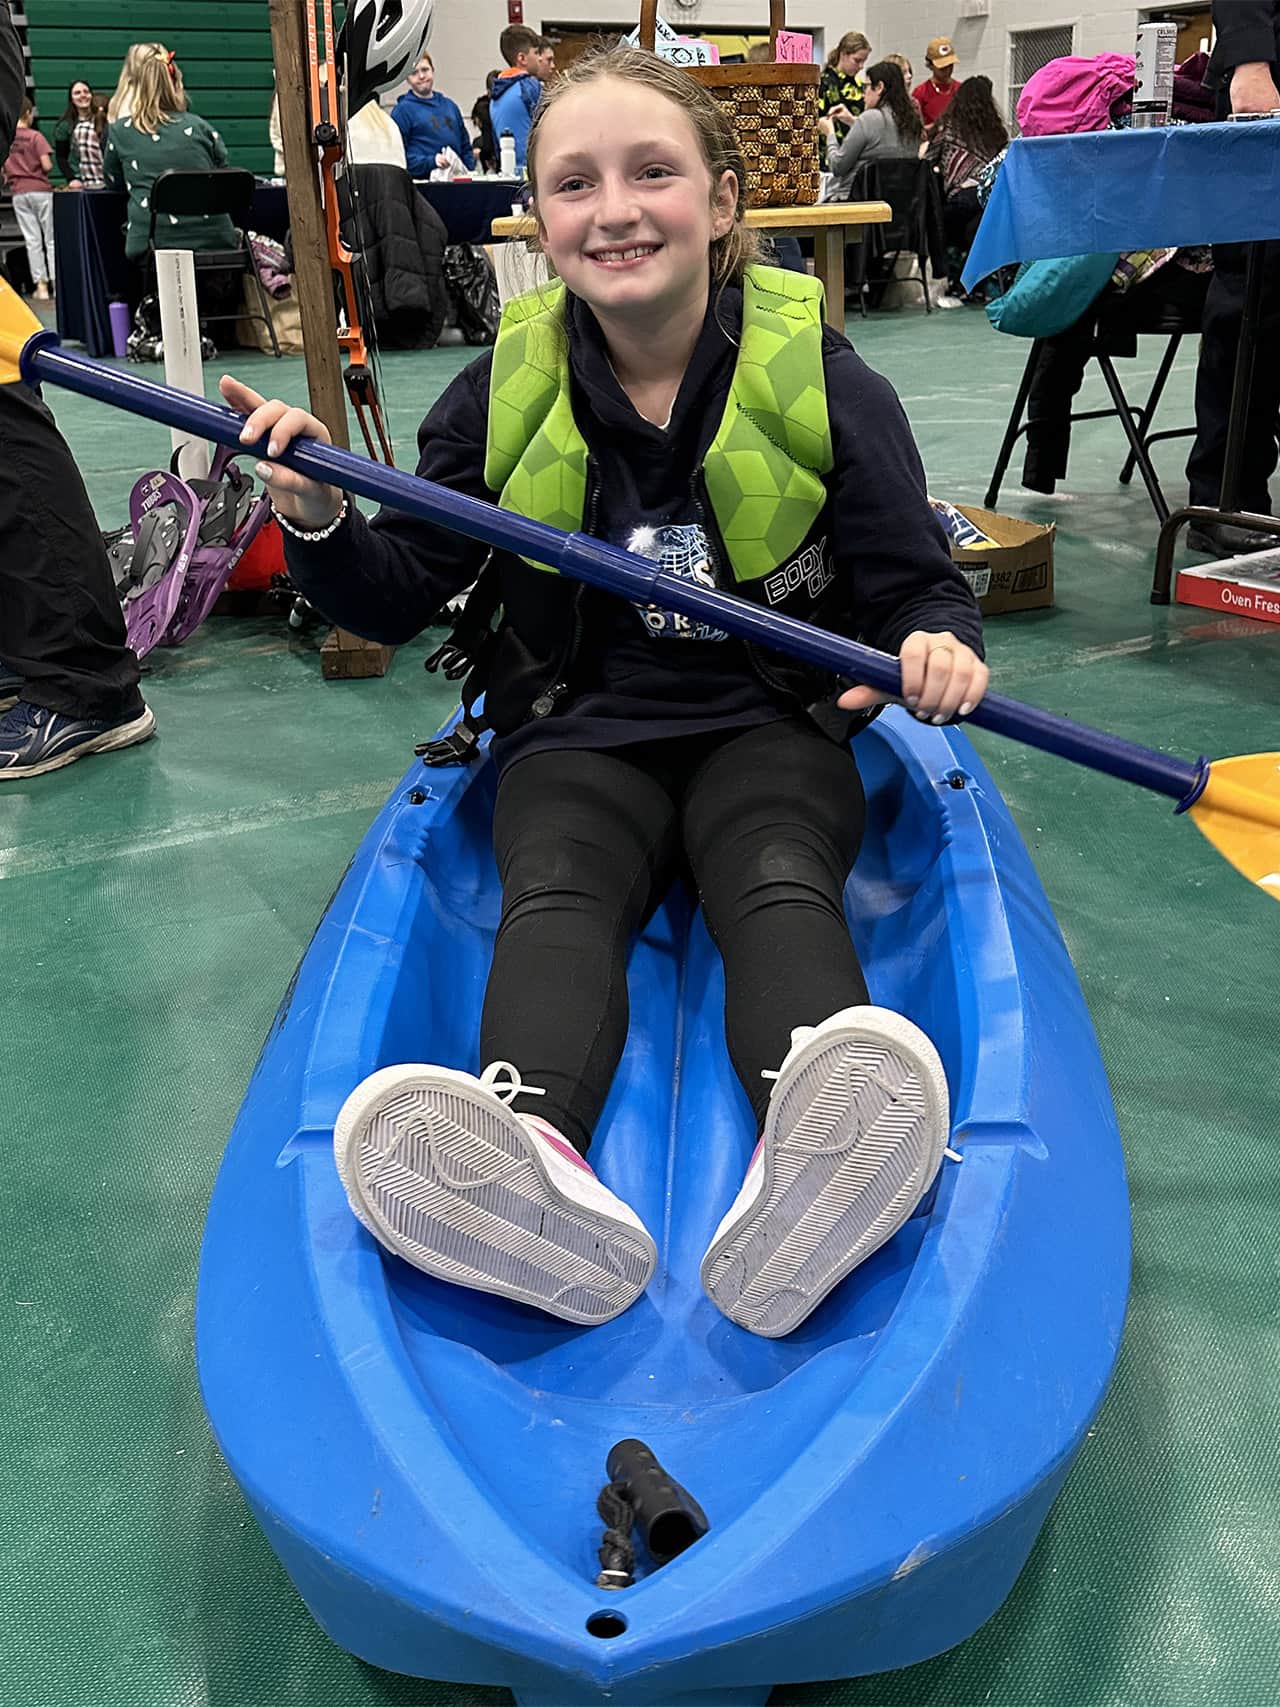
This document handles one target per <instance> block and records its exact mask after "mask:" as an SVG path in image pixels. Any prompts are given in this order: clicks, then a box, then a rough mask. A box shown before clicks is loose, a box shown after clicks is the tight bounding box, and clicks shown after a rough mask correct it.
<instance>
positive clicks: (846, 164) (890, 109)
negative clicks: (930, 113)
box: [818, 59, 923, 202]
mask: <svg viewBox="0 0 1280 1707" xmlns="http://www.w3.org/2000/svg"><path fill="white" fill-rule="evenodd" d="M863 99H864V103H865V105H864V110H863V111H862V112H861V113H859V114H858V116H857V118H856V119H854V121H853V123H852V124H851V125H850V126H849V129H848V131H847V132H846V134H845V139H844V141H843V142H837V140H836V135H835V120H834V118H832V117H830V116H828V117H826V118H821V119H819V120H818V129H819V130H820V131H821V132H822V134H823V135H824V136H825V138H826V142H827V170H828V171H829V172H830V173H831V174H832V182H831V185H830V188H829V189H828V191H827V194H826V198H825V199H826V200H827V201H829V202H844V201H848V199H849V189H850V186H851V184H852V182H853V175H854V173H855V172H856V171H857V170H858V167H859V166H861V165H862V163H863V161H864V160H895V159H902V158H903V157H909V158H912V159H914V158H915V157H916V156H917V155H918V154H919V152H920V143H921V139H922V137H923V126H922V122H921V118H920V110H919V108H918V107H917V106H916V104H915V102H914V101H913V100H912V99H911V97H910V96H909V95H908V94H907V85H906V84H905V83H904V82H903V79H902V73H901V71H899V70H898V67H897V66H896V65H890V64H889V62H888V61H887V60H884V59H882V60H880V61H879V62H878V63H877V64H875V65H873V66H872V67H871V69H870V70H869V71H868V72H867V87H866V92H865V95H864V97H863Z"/></svg>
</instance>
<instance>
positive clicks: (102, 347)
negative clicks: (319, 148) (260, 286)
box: [53, 184, 289, 356]
mask: <svg viewBox="0 0 1280 1707" xmlns="http://www.w3.org/2000/svg"><path fill="white" fill-rule="evenodd" d="M127 205H128V202H127V198H126V196H125V193H124V191H123V190H59V191H58V193H57V194H56V195H55V196H54V198H53V242H54V256H55V262H56V265H57V269H58V335H59V337H61V338H63V339H64V340H66V341H68V342H74V343H78V344H83V345H84V346H85V348H86V350H88V352H89V354H90V355H91V356H109V355H110V354H111V319H110V313H109V305H110V302H111V299H112V297H120V298H122V299H123V300H124V301H126V302H129V303H136V302H137V299H138V294H139V286H140V283H141V274H140V273H139V271H138V268H137V267H136V266H134V265H133V263H132V262H130V261H128V260H126V259H125V253H124V225H125V212H126V208H127ZM249 225H250V229H251V230H253V231H260V232H262V234H263V235H264V236H266V237H275V238H277V239H279V240H281V241H283V238H284V234H285V232H286V231H287V230H288V229H289V207H288V200H287V197H286V194H285V189H284V186H283V184H259V185H258V186H257V188H256V189H255V190H254V192H253V201H252V202H251V203H250V205H249Z"/></svg>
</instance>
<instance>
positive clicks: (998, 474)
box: [983, 338, 1041, 510]
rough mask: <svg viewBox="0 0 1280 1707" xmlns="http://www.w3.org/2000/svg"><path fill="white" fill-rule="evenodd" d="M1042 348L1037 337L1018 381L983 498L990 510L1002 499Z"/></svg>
mask: <svg viewBox="0 0 1280 1707" xmlns="http://www.w3.org/2000/svg"><path fill="white" fill-rule="evenodd" d="M1040 350H1041V344H1040V340H1039V339H1038V338H1037V339H1036V341H1035V343H1034V344H1032V346H1031V351H1030V354H1029V355H1028V356H1027V364H1026V366H1025V367H1024V368H1023V370H1022V378H1021V380H1020V381H1019V382H1018V395H1017V397H1016V398H1015V399H1014V404H1013V413H1012V414H1011V415H1010V416H1009V425H1008V426H1007V427H1006V428H1005V430H1004V440H1003V442H1002V443H1001V446H1000V453H999V455H998V456H997V457H996V465H995V467H994V468H993V469H992V470H991V480H990V483H989V485H988V486H987V495H986V497H985V498H984V499H983V503H984V504H985V505H986V507H987V509H989V510H994V509H995V507H996V505H997V503H998V502H999V501H1000V487H1001V486H1002V485H1003V483H1004V477H1005V474H1006V472H1007V471H1008V467H1009V459H1010V457H1012V455H1013V447H1014V445H1016V444H1017V442H1018V437H1019V435H1020V433H1021V432H1022V416H1023V412H1024V411H1025V409H1026V407H1027V399H1028V398H1029V397H1030V396H1031V384H1032V381H1033V380H1034V379H1035V376H1036V368H1037V366H1038V365H1039V362H1040Z"/></svg>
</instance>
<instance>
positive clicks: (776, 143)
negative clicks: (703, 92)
mask: <svg viewBox="0 0 1280 1707" xmlns="http://www.w3.org/2000/svg"><path fill="white" fill-rule="evenodd" d="M657 18H658V0H641V6H640V45H641V47H645V48H648V49H649V51H650V52H652V51H653V44H654V39H655V36H656V33H657ZM786 21H787V19H786V0H769V42H770V46H771V47H772V48H774V50H775V51H776V47H777V40H778V31H779V30H780V29H784V28H785V27H786ZM688 75H689V76H690V77H696V78H697V80H698V82H699V83H701V84H702V86H703V88H704V89H709V90H710V91H711V93H712V94H713V95H714V96H715V98H716V99H717V100H718V101H723V102H725V103H726V104H727V105H728V106H729V108H730V110H731V112H732V116H733V124H734V129H735V130H736V131H737V133H738V141H739V143H740V144H741V147H742V155H743V159H744V160H745V161H746V165H747V186H746V188H747V200H748V202H749V204H750V206H752V207H811V206H812V205H813V203H814V202H816V201H817V199H818V191H819V188H820V185H819V166H818V144H817V136H818V79H819V77H820V75H821V73H820V71H819V69H818V67H817V66H816V65H790V64H784V65H779V64H776V63H775V64H772V65H699V66H691V67H689V69H688Z"/></svg>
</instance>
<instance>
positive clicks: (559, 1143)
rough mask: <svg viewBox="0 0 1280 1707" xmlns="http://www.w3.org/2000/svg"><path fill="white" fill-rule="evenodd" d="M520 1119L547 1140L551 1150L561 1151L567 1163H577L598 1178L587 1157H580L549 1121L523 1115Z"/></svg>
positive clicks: (531, 1115) (535, 1116)
mask: <svg viewBox="0 0 1280 1707" xmlns="http://www.w3.org/2000/svg"><path fill="white" fill-rule="evenodd" d="M518 1118H519V1119H520V1120H522V1121H523V1122H524V1124H525V1125H526V1126H527V1127H530V1128H532V1130H533V1131H534V1132H536V1133H537V1135H538V1137H539V1138H545V1139H546V1141H547V1143H548V1144H550V1146H551V1148H552V1149H553V1150H557V1151H559V1153H560V1155H562V1156H563V1157H564V1159H565V1161H566V1162H576V1163H577V1165H578V1166H579V1167H580V1168H582V1169H583V1171H584V1172H586V1173H589V1174H590V1175H591V1177H592V1179H594V1178H595V1177H596V1175H595V1169H594V1168H593V1167H592V1166H591V1164H590V1162H588V1161H587V1159H586V1157H585V1156H580V1155H579V1154H578V1152H577V1151H576V1150H575V1149H574V1147H573V1145H572V1144H571V1143H570V1142H569V1140H568V1139H567V1138H565V1137H564V1136H563V1135H562V1134H561V1133H559V1132H557V1131H556V1129H555V1127H554V1126H552V1125H551V1124H550V1123H549V1122H548V1121H545V1120H540V1119H539V1118H538V1116H537V1115H536V1114H522V1115H520V1116H518Z"/></svg>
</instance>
